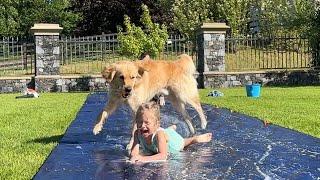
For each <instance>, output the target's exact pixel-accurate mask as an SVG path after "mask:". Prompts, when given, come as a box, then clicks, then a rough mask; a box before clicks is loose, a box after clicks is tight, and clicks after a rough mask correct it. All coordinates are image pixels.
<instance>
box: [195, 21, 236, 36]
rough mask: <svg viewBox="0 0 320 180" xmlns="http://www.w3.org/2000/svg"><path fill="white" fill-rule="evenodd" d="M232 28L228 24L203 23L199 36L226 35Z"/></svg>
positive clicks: (199, 29)
mask: <svg viewBox="0 0 320 180" xmlns="http://www.w3.org/2000/svg"><path fill="white" fill-rule="evenodd" d="M229 28H230V27H229V26H227V25H226V23H202V25H201V26H200V27H199V28H198V34H202V33H219V34H220V33H222V34H225V33H226V31H227V29H229Z"/></svg>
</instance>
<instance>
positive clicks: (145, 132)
mask: <svg viewBox="0 0 320 180" xmlns="http://www.w3.org/2000/svg"><path fill="white" fill-rule="evenodd" d="M140 132H141V134H149V130H148V129H141V130H140Z"/></svg>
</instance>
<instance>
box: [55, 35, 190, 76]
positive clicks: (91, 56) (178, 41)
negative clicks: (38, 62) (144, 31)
mask: <svg viewBox="0 0 320 180" xmlns="http://www.w3.org/2000/svg"><path fill="white" fill-rule="evenodd" d="M192 49H193V47H192V44H191V43H190V42H189V41H187V40H186V39H185V38H184V37H183V36H181V35H171V36H169V39H168V41H167V44H166V45H165V50H164V51H163V52H162V53H161V54H160V55H159V57H157V58H156V59H174V58H175V57H176V56H177V55H179V54H182V53H188V54H190V55H192ZM60 52H61V67H60V71H61V73H62V74H95V73H100V72H101V69H102V68H103V67H104V66H105V65H107V64H110V63H113V62H116V61H119V60H133V59H135V58H134V57H126V56H123V55H121V54H120V52H119V44H118V41H117V34H103V35H98V36H88V37H64V38H61V40H60ZM195 57H196V56H194V58H195Z"/></svg>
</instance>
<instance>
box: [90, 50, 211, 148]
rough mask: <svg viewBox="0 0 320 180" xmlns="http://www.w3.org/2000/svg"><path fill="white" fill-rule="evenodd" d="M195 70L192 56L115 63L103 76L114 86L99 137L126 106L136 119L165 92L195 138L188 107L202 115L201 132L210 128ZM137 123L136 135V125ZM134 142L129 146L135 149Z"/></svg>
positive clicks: (102, 115) (99, 121)
mask: <svg viewBox="0 0 320 180" xmlns="http://www.w3.org/2000/svg"><path fill="white" fill-rule="evenodd" d="M195 70H196V69H195V66H194V64H193V61H192V59H191V57H190V56H188V55H186V54H183V55H181V56H180V58H179V60H176V61H171V62H170V61H152V60H150V59H149V58H148V57H147V59H144V60H143V61H134V62H131V61H121V62H117V63H114V64H112V65H110V66H108V67H105V69H104V70H103V72H102V76H103V77H104V78H105V79H106V81H107V82H108V83H109V84H110V92H109V101H108V103H107V105H106V106H105V107H104V109H103V111H102V112H101V113H100V115H99V117H98V119H97V122H96V124H95V126H94V129H93V133H94V134H98V133H99V132H100V131H101V130H102V127H103V124H104V123H105V121H106V119H107V118H108V116H109V115H110V114H111V113H112V112H113V111H114V110H116V109H117V107H118V106H119V105H120V104H122V103H127V104H128V105H129V107H130V108H131V109H132V111H133V115H134V116H133V117H135V113H136V111H137V109H138V107H139V106H140V105H141V104H142V103H145V102H148V101H150V100H151V99H152V98H153V97H154V96H155V95H156V94H157V93H161V92H162V91H163V90H167V91H168V92H169V94H168V97H167V99H168V100H169V101H170V102H171V103H172V105H173V106H174V107H175V108H176V110H177V111H178V112H180V113H181V114H182V116H183V118H184V120H185V121H186V123H187V124H188V126H189V129H190V132H191V133H192V134H194V127H193V125H192V123H191V118H190V117H189V115H188V113H187V111H186V109H185V105H186V104H190V105H191V106H192V107H193V108H194V109H195V110H196V111H197V112H198V114H199V117H200V120H201V128H203V129H204V128H206V125H207V120H206V117H205V115H204V113H203V110H202V107H201V104H200V99H199V94H198V89H197V82H196V80H195V78H194V77H193V74H194V73H195ZM132 123H133V132H134V131H135V129H136V128H137V127H136V122H135V120H133V121H132ZM132 142H133V141H132V138H131V140H130V143H129V145H128V148H131V145H132Z"/></svg>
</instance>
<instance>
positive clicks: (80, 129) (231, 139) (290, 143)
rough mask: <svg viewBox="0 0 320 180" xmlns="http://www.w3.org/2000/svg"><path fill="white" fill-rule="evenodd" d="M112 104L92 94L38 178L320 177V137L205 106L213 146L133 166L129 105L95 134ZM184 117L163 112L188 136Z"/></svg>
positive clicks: (164, 121)
mask: <svg viewBox="0 0 320 180" xmlns="http://www.w3.org/2000/svg"><path fill="white" fill-rule="evenodd" d="M106 100H107V97H106V94H104V93H95V94H91V95H89V96H88V99H87V101H86V102H85V104H84V105H83V107H82V108H81V110H80V111H79V113H78V115H77V117H76V119H75V120H74V121H73V123H72V124H71V125H70V127H69V128H68V130H67V131H66V133H65V135H64V137H63V138H62V139H61V141H60V143H59V145H58V146H57V147H56V148H55V149H54V150H53V151H52V153H51V154H50V155H49V157H48V158H47V160H46V161H45V163H44V164H43V165H42V167H41V168H40V170H39V171H38V173H37V174H36V175H35V176H34V179H63V180H65V179H139V180H140V179H147V178H148V179H190V180H191V179H217V178H219V179H220V178H221V179H239V178H243V179H270V178H271V179H319V178H320V139H317V138H313V137H311V136H308V135H304V134H301V133H299V132H296V131H292V130H289V129H285V128H281V127H278V126H275V125H269V126H266V127H265V126H264V125H263V123H262V122H261V121H260V120H257V119H255V118H252V117H248V116H246V115H242V114H238V113H231V112H230V111H228V110H225V109H217V108H214V107H211V106H208V105H203V107H204V110H205V111H206V114H207V116H208V127H207V130H206V131H205V132H213V133H214V140H213V141H212V142H211V143H207V144H201V145H193V146H191V147H190V148H189V149H188V150H187V151H184V152H182V153H181V154H179V155H177V156H175V157H171V159H170V160H168V161H167V162H164V163H147V164H140V165H132V164H130V163H127V162H126V158H127V157H126V153H125V152H126V151H125V146H126V144H127V142H128V140H129V136H130V129H129V127H130V126H129V124H130V119H131V118H130V112H129V110H128V109H127V108H126V107H122V108H120V109H118V111H116V112H115V113H114V114H113V115H112V116H111V117H110V118H109V120H108V121H107V123H106V125H105V127H104V130H103V132H102V133H100V134H99V135H97V136H94V135H93V134H92V127H93V124H94V121H95V118H96V117H97V115H98V114H99V112H100V111H101V109H102V107H103V106H104V104H105V102H106ZM188 111H189V112H190V114H191V115H192V117H195V116H196V113H195V111H193V110H192V109H188ZM178 119H181V117H179V115H177V114H176V113H175V112H174V111H172V107H171V106H170V105H166V106H165V107H164V108H163V109H162V126H163V127H166V126H169V125H170V124H172V123H175V124H177V123H178V125H177V126H178V129H177V131H178V132H179V133H181V134H182V135H183V136H187V135H188V131H187V130H186V129H187V126H186V125H185V124H184V123H183V122H181V121H179V120H178ZM194 119H195V124H196V125H198V124H199V122H198V121H197V120H198V118H197V117H195V118H194ZM198 127H199V125H198ZM197 132H201V130H199V129H198V128H197ZM202 132H203V131H202Z"/></svg>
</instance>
